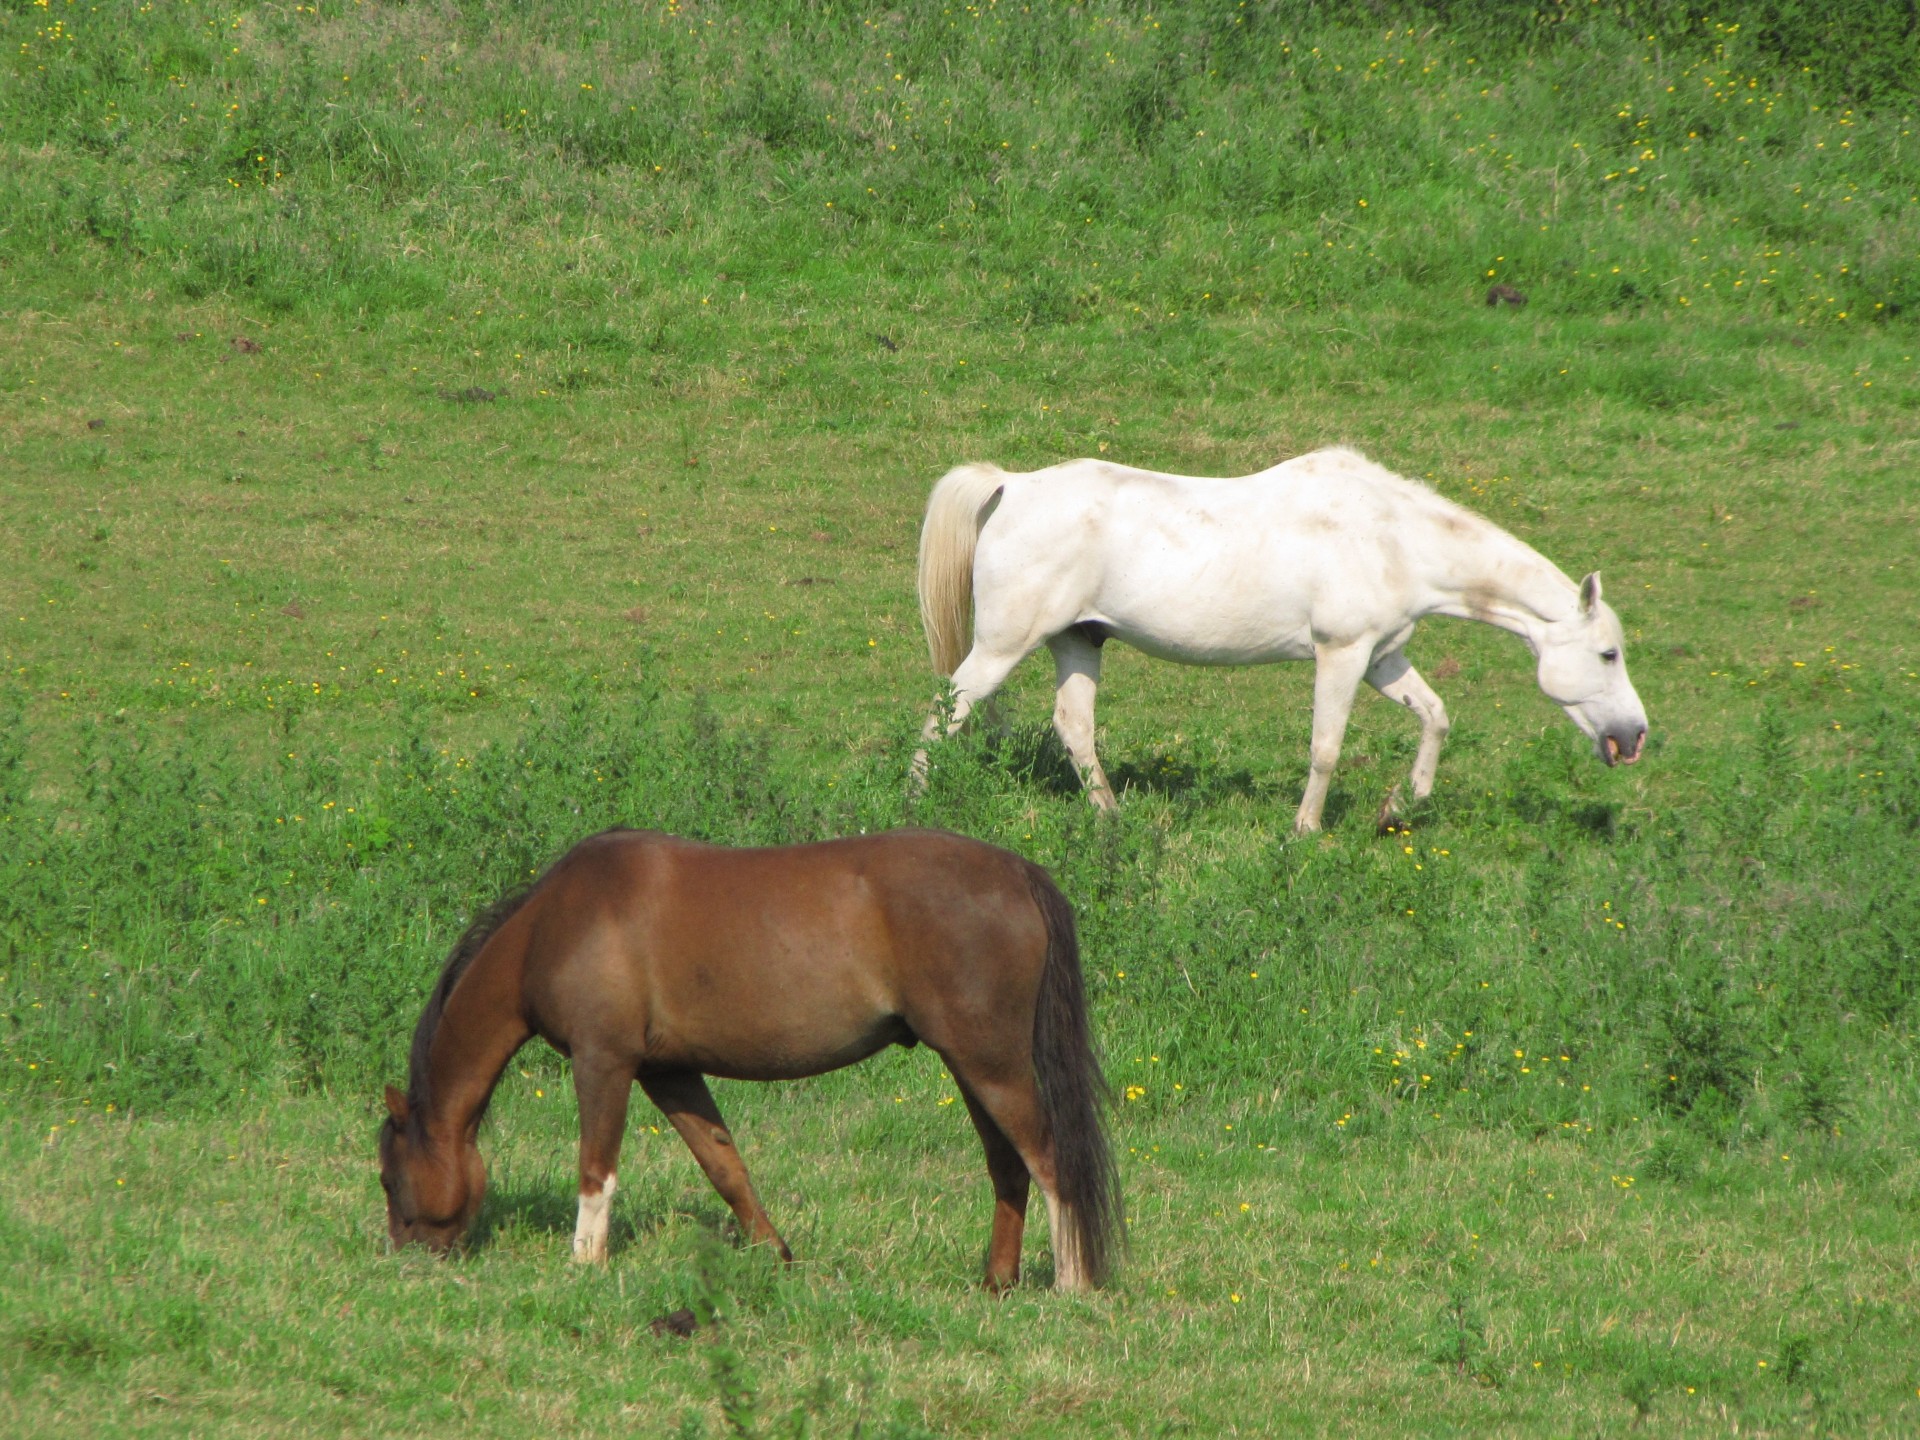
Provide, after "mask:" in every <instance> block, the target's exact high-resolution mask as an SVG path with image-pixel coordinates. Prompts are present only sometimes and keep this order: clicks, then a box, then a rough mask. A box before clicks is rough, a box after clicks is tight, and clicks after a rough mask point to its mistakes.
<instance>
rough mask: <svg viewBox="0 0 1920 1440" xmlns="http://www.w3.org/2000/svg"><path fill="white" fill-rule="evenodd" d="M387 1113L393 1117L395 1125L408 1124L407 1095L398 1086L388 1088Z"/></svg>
mask: <svg viewBox="0 0 1920 1440" xmlns="http://www.w3.org/2000/svg"><path fill="white" fill-rule="evenodd" d="M387 1113H388V1114H389V1115H391V1116H392V1117H393V1123H394V1124H396V1125H404V1124H406V1123H407V1094H406V1091H404V1090H402V1089H400V1087H399V1086H397V1085H389V1086H387Z"/></svg>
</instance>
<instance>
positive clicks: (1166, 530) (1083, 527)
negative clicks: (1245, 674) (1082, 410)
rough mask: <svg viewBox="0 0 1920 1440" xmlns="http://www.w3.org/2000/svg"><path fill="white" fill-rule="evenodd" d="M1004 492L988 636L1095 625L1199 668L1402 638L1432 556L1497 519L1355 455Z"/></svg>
mask: <svg viewBox="0 0 1920 1440" xmlns="http://www.w3.org/2000/svg"><path fill="white" fill-rule="evenodd" d="M999 488H1000V499H999V503H998V505H997V506H996V507H995V509H994V510H993V513H992V515H991V516H990V517H989V518H988V520H987V521H986V523H985V524H984V525H983V526H982V527H981V530H980V534H979V540H978V549H977V552H976V554H975V558H974V576H975V584H976V587H977V590H976V597H977V598H976V602H975V616H974V621H975V626H976V635H977V637H979V638H980V639H983V640H986V641H987V642H988V643H989V644H993V645H995V646H1001V645H1008V646H1017V645H1020V644H1021V643H1022V642H1023V640H1030V641H1031V643H1030V644H1029V645H1028V648H1031V644H1037V643H1038V642H1039V640H1040V639H1044V638H1045V637H1046V636H1047V635H1050V634H1054V633H1057V632H1058V631H1060V630H1063V629H1065V628H1067V627H1068V626H1071V625H1075V624H1095V625H1099V626H1101V627H1102V628H1103V630H1104V631H1105V633H1107V634H1110V635H1113V636H1115V637H1118V638H1120V639H1123V640H1125V641H1127V642H1128V643H1129V644H1131V645H1134V646H1137V647H1138V648H1140V649H1142V650H1144V651H1146V652H1147V653H1149V654H1152V655H1157V656H1160V657H1161V658H1163V659H1169V660H1178V661H1182V662H1184V663H1187V664H1199V665H1244V664H1252V663H1259V662H1262V661H1270V660H1300V659H1306V658H1308V657H1310V656H1311V655H1312V654H1313V647H1314V645H1315V644H1316V643H1319V642H1324V641H1326V640H1327V639H1328V638H1330V637H1331V638H1348V637H1351V636H1355V635H1358V634H1360V633H1362V632H1364V631H1378V632H1387V633H1391V632H1392V631H1394V630H1397V629H1399V628H1401V627H1402V626H1403V625H1404V624H1405V623H1406V617H1407V615H1408V613H1409V610H1410V607H1412V606H1413V605H1414V604H1415V602H1416V600H1417V599H1418V598H1419V595H1420V593H1421V589H1422V587H1421V585H1420V579H1421V574H1422V571H1423V570H1424V569H1425V568H1427V567H1425V566H1422V565H1421V564H1420V563H1419V556H1420V555H1421V554H1422V553H1423V552H1426V551H1430V550H1432V549H1434V548H1435V547H1438V546H1442V545H1445V544H1448V543H1449V542H1453V543H1458V542H1459V541H1460V540H1462V539H1466V538H1469V537H1471V536H1473V535H1474V534H1475V533H1476V532H1477V531H1479V530H1481V529H1483V528H1485V527H1484V522H1481V521H1479V520H1477V518H1475V517H1472V516H1471V515H1470V514H1469V513H1468V512H1466V511H1463V510H1460V509H1459V507H1457V506H1454V505H1452V504H1450V502H1448V501H1446V500H1445V499H1443V498H1441V497H1440V496H1438V495H1436V494H1434V493H1433V492H1432V491H1431V490H1428V489H1427V488H1426V487H1425V486H1423V485H1418V484H1415V483H1414V482H1412V481H1408V480H1403V479H1401V478H1400V477H1399V476H1396V475H1394V474H1392V473H1391V472H1389V471H1387V470H1385V469H1383V468H1381V467H1380V466H1378V465H1375V464H1373V463H1372V462H1370V461H1368V460H1366V459H1364V458H1363V457H1361V456H1359V455H1357V454H1355V453H1354V452H1353V451H1351V450H1323V451H1317V452H1315V453H1313V454H1311V455H1303V456H1300V457H1298V458H1296V459H1293V460H1289V461H1286V462H1285V463H1283V464H1280V465H1276V466H1274V467H1273V468H1271V469H1269V470H1263V471H1260V472H1259V473H1257V474H1254V475H1245V476H1237V477H1233V478H1222V479H1211V478H1196V477H1191V476H1185V475H1168V474H1162V473H1159V472H1156V471H1151V470H1136V469H1132V468H1130V467H1128V466H1124V465H1113V464H1109V463H1107V462H1105V461H1099V460H1075V461H1069V462H1068V463H1066V464H1063V465H1056V466H1053V467H1051V468H1050V469H1046V470H1038V471H1034V472H1032V473H1029V474H1024V475H1002V476H1000V477H999ZM1569 590H1571V583H1570V582H1569Z"/></svg>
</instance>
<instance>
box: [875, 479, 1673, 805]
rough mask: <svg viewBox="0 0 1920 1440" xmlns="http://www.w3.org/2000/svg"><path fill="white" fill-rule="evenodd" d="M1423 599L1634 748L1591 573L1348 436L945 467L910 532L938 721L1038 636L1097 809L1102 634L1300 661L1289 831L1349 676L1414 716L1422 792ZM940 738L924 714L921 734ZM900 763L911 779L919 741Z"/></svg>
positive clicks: (1322, 765)
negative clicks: (1307, 763)
mask: <svg viewBox="0 0 1920 1440" xmlns="http://www.w3.org/2000/svg"><path fill="white" fill-rule="evenodd" d="M969 607H971V609H972V611H973V642H972V648H971V649H968V648H967V618H968V617H967V612H968V609H969ZM1427 615H1456V616H1461V617H1464V618H1466V619H1469V620H1484V621H1486V622H1488V623H1489V624H1492V625H1498V626H1499V627H1500V628H1501V629H1503V630H1509V631H1511V632H1513V633H1514V634H1516V635H1518V636H1520V638H1521V639H1523V640H1525V641H1526V642H1527V645H1528V646H1529V647H1530V648H1531V649H1532V651H1533V653H1534V655H1535V656H1536V657H1538V659H1539V681H1540V688H1541V690H1542V691H1544V692H1545V693H1546V695H1547V698H1548V699H1550V700H1552V701H1553V702H1554V703H1555V704H1557V705H1559V706H1560V707H1561V708H1562V709H1563V710H1565V711H1566V712H1567V714H1568V715H1569V716H1571V717H1572V719H1573V723H1574V724H1575V725H1578V726H1579V727H1580V729H1581V731H1582V732H1583V733H1584V734H1586V735H1587V736H1588V737H1589V738H1590V739H1592V741H1593V743H1594V748H1595V751H1596V752H1597V753H1598V755H1599V757H1600V759H1602V760H1604V761H1605V762H1606V763H1607V764H1608V765H1614V764H1617V763H1620V762H1622V761H1624V762H1625V763H1627V764H1629V765H1630V764H1632V763H1633V762H1634V761H1636V760H1638V759H1639V758H1640V754H1641V749H1642V746H1643V745H1644V744H1645V742H1646V738H1647V716H1646V711H1645V710H1644V709H1642V708H1641V705H1640V697H1639V696H1638V695H1636V694H1635V693H1634V689H1633V682H1632V681H1631V680H1629V679H1628V678H1627V664H1626V658H1625V654H1624V646H1623V644H1622V640H1623V635H1622V631H1621V628H1620V619H1619V617H1618V616H1617V615H1615V614H1614V612H1613V610H1612V608H1611V607H1610V606H1608V605H1607V604H1606V603H1605V602H1603V601H1602V600H1601V598H1600V577H1599V575H1598V574H1597V573H1596V574H1592V575H1589V576H1587V578H1586V579H1584V580H1582V581H1581V582H1580V583H1579V584H1578V585H1575V584H1574V583H1573V582H1572V581H1571V580H1569V579H1568V578H1567V577H1566V576H1565V575H1564V574H1562V573H1561V572H1560V571H1559V570H1558V569H1556V568H1555V567H1554V566H1553V565H1552V564H1551V563H1550V562H1549V561H1548V560H1546V559H1545V558H1544V557H1543V556H1541V555H1540V554H1539V553H1538V552H1536V551H1534V550H1533V549H1531V548H1530V547H1529V546H1527V545H1525V544H1523V543H1522V542H1521V541H1519V540H1516V539H1515V538H1514V537H1513V536H1511V535H1509V534H1508V533H1507V532H1506V531H1504V530H1502V529H1500V528H1499V526H1497V525H1494V524H1493V523H1491V522H1490V521H1487V520H1483V519H1482V518H1481V517H1480V516H1478V515H1476V514H1474V513H1473V512H1472V511H1470V510H1466V509H1463V508H1462V507H1461V506H1458V505H1455V504H1454V503H1453V502H1451V501H1449V500H1446V499H1444V498H1442V497H1441V496H1439V495H1437V494H1435V493H1434V492H1433V491H1432V490H1430V489H1428V488H1427V487H1426V486H1424V485H1421V484H1419V483H1417V482H1415V481H1412V480H1406V479H1402V478H1401V477H1400V476H1397V475H1394V474H1392V473H1390V472H1389V471H1387V470H1385V469H1382V468H1381V467H1380V466H1378V465H1375V464H1373V463H1372V462H1371V461H1369V460H1367V459H1366V458H1365V457H1364V456H1362V455H1359V454H1357V453H1355V452H1354V451H1352V450H1347V449H1332V450H1319V451H1315V452H1314V453H1313V454H1311V455H1302V456H1299V457H1298V458H1296V459H1293V460H1288V461H1285V462H1284V463H1282V464H1279V465H1275V466H1274V467H1273V468H1272V469H1270V470H1263V471H1261V472H1260V473H1259V474H1257V475H1248V476H1244V477H1241V478H1238V479H1220V480H1215V479H1194V478H1191V477H1188V476H1184V475H1161V474H1156V473H1155V472H1153V471H1150V470H1134V469H1131V468H1129V467H1127V466H1124V465H1110V464H1108V463H1107V462H1105V461H1104V460H1070V461H1067V462H1066V463H1065V464H1062V465H1055V466H1052V467H1051V468H1049V469H1046V470H1036V471H1034V472H1032V473H1031V474H1025V475H1016V474H1009V473H1007V472H1006V471H1004V470H1000V469H998V468H996V467H994V466H991V465H963V466H961V467H960V468H959V469H957V470H952V471H949V472H948V474H947V475H946V476H945V477H944V478H943V479H942V480H941V481H940V483H939V484H938V485H936V486H934V488H933V494H932V496H931V497H929V499H928V501H927V518H926V524H925V526H924V527H923V528H922V530H921V532H920V617H921V620H922V622H923V623H924V625H925V626H926V631H927V647H928V649H929V650H930V651H931V652H932V655H933V665H934V669H936V670H938V671H939V672H940V673H941V674H942V675H950V676H952V678H953V711H952V716H951V719H950V721H949V725H948V728H949V730H951V728H952V727H953V726H957V725H959V724H960V723H961V722H962V721H964V720H965V719H966V718H967V713H968V712H969V711H970V710H972V709H973V708H974V707H975V706H977V705H979V704H980V703H981V702H982V701H983V700H986V699H987V698H988V697H989V696H991V695H992V694H993V693H994V692H995V691H996V690H998V689H999V688H1000V686H1001V685H1002V684H1003V683H1004V682H1005V681H1006V678H1007V676H1008V675H1009V674H1010V673H1011V672H1012V670H1013V668H1014V666H1016V665H1018V664H1019V663H1020V662H1021V661H1022V660H1024V659H1025V658H1026V657H1027V656H1028V655H1030V654H1031V653H1033V651H1034V650H1036V649H1038V648H1039V647H1040V646H1041V645H1043V644H1044V645H1046V646H1047V648H1048V649H1050V650H1052V651H1053V661H1054V668H1055V675H1056V681H1055V683H1056V685H1057V687H1058V689H1057V694H1056V698H1055V701H1054V710H1053V724H1054V729H1055V730H1056V731H1057V732H1058V733H1059V736H1060V740H1061V743H1062V744H1063V745H1065V746H1066V749H1067V753H1068V755H1070V756H1071V757H1072V758H1073V763H1074V765H1075V767H1076V768H1077V769H1078V770H1079V772H1080V777H1081V781H1082V783H1083V784H1085V786H1086V788H1087V793H1088V796H1089V798H1091V799H1092V801H1093V802H1094V804H1096V805H1098V806H1100V807H1101V808H1103V809H1112V808H1113V806H1114V803H1115V801H1114V795H1113V788H1112V786H1110V785H1109V784H1108V783H1107V777H1106V774H1105V772H1104V771H1102V770H1101V768H1100V759H1099V756H1097V755H1096V754H1095V753H1094V747H1093V698H1094V691H1095V689H1096V687H1097V686H1098V684H1099V680H1100V647H1101V645H1103V644H1104V643H1105V642H1106V641H1107V640H1109V639H1120V640H1125V641H1126V642H1127V643H1129V644H1131V645H1134V646H1137V647H1138V648H1139V649H1141V650H1144V651H1146V652H1147V653H1148V654H1149V655H1157V656H1159V657H1160V658H1162V659H1164V660H1178V661H1181V662H1183V663H1185V664H1189V665H1254V664H1260V663H1263V662H1266V661H1273V660H1306V659H1311V660H1313V662H1314V665H1315V670H1314V681H1313V752H1312V770H1311V772H1310V775H1309V778H1308V780H1307V790H1306V795H1305V797H1304V798H1302V800H1301V801H1300V810H1299V813H1298V815H1297V816H1296V817H1295V820H1294V828H1295V830H1296V831H1299V832H1303V833H1304V832H1306V831H1311V830H1317V829H1319V828H1320V813H1321V809H1322V807H1323V806H1324V805H1325V803H1326V798H1327V785H1328V782H1329V781H1330V780H1331V779H1332V776H1333V767H1334V765H1335V763H1336V762H1337V761H1338V760H1339V758H1340V741H1341V737H1342V736H1343V735H1344V734H1345V733H1346V728H1347V716H1348V713H1349V712H1350V711H1351V710H1352V708H1353V698H1354V695H1355V692H1356V691H1358V689H1359V687H1360V682H1361V681H1362V680H1365V681H1366V682H1367V683H1368V684H1370V685H1371V686H1373V688H1374V689H1376V690H1378V691H1379V692H1380V693H1381V694H1382V695H1385V696H1386V697H1387V698H1388V699H1390V700H1397V701H1399V702H1400V703H1401V704H1402V705H1405V706H1406V707H1407V708H1408V709H1409V710H1411V711H1413V712H1414V714H1416V715H1417V716H1418V717H1419V719H1420V750H1419V753H1418V755H1417V756H1416V757H1415V759H1414V762H1413V795H1414V799H1415V800H1420V799H1424V798H1425V797H1426V796H1427V795H1428V794H1429V793H1430V792H1431V791H1432V789H1433V775H1434V769H1435V767H1436V765H1437V764H1438V762H1439V758H1440V742H1441V741H1442V740H1443V739H1444V738H1445V737H1446V733H1447V712H1446V708H1445V707H1444V706H1442V705H1441V703H1440V697H1439V696H1438V695H1436V694H1434V693H1433V690H1432V689H1431V688H1430V687H1429V686H1428V685H1427V682H1426V681H1425V680H1423V679H1421V678H1420V676H1419V674H1418V673H1417V672H1416V671H1415V670H1414V668H1413V666H1412V665H1410V664H1408V663H1407V657H1406V655H1405V654H1404V653H1403V647H1404V646H1405V645H1406V643H1407V638H1408V637H1409V636H1410V635H1412V633H1413V627H1414V625H1415V624H1416V623H1418V622H1419V620H1420V619H1421V618H1422V617H1423V616H1427ZM939 733H940V720H939V716H938V715H937V714H936V715H935V716H934V717H933V718H931V719H929V720H928V722H927V730H926V737H925V738H926V740H927V741H929V742H931V741H932V740H933V739H934V738H935V737H936V736H937V735H938V734H939ZM913 765H914V775H915V778H916V782H917V781H919V780H920V779H923V778H924V776H925V773H926V750H925V749H924V748H923V749H922V750H921V751H920V752H919V754H917V755H916V756H915V757H914V762H913ZM1397 795H1398V787H1397V786H1396V787H1395V790H1394V793H1393V794H1391V795H1389V797H1388V799H1387V803H1386V805H1385V806H1384V807H1383V809H1382V818H1383V820H1384V819H1386V818H1388V817H1390V816H1391V815H1392V814H1393V813H1394V805H1395V800H1396V798H1397Z"/></svg>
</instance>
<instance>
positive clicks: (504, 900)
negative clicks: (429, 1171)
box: [407, 875, 547, 1130]
mask: <svg viewBox="0 0 1920 1440" xmlns="http://www.w3.org/2000/svg"><path fill="white" fill-rule="evenodd" d="M546 878H547V877H546V876H545V875H542V876H541V877H540V879H539V880H535V881H534V882H533V883H532V884H531V885H527V886H523V887H522V888H521V889H518V890H510V891H508V892H507V893H506V894H505V895H503V896H501V897H500V898H499V899H498V900H496V901H494V902H493V904H491V905H489V906H488V907H487V908H486V909H485V910H483V911H481V912H480V913H479V914H478V915H476V916H475V917H474V919H473V923H472V924H470V925H468V926H467V928H466V930H465V931H463V932H462V933H461V936H460V938H459V940H458V941H456V942H455V944H454V947H453V953H452V954H451V955H449V956H447V963H446V965H445V966H443V967H442V968H441V971H440V978H439V979H438V980H437V981H435V982H434V986H433V993H432V994H431V995H429V996H428V997H427V1008H426V1009H425V1010H422V1011H421V1012H420V1023H419V1024H418V1025H416V1026H414V1027H413V1048H412V1049H411V1050H410V1051H409V1052H408V1054H407V1125H408V1128H409V1129H411V1130H418V1129H419V1128H420V1126H421V1124H422V1121H423V1117H424V1116H425V1115H426V1111H427V1106H428V1105H429V1104H430V1103H431V1101H432V1093H431V1089H430V1086H429V1082H428V1079H427V1076H428V1067H427V1057H428V1056H429V1055H430V1054H431V1053H432V1051H433V1037H434V1035H435V1034H436V1033H437V1032H438V1031H439V1029H440V1021H441V1019H442V1017H443V1016H445V1014H446V1013H447V999H448V997H449V996H451V995H452V994H453V987H454V986H455V985H458V984H459V983H460V977H461V976H462V975H465V974H466V973H467V970H468V968H469V967H470V966H471V965H472V964H473V962H474V959H475V957H477V956H478V955H479V954H480V952H481V951H482V950H483V949H485V948H486V944H487V941H489V940H491V939H492V938H493V936H494V932H495V931H497V930H498V929H499V928H500V927H501V926H502V925H504V924H506V923H507V921H509V920H511V919H512V918H513V917H514V916H515V915H517V914H518V913H519V912H520V910H521V908H522V907H524V906H525V905H526V903H527V902H528V901H529V900H531V899H532V898H533V896H534V892H535V891H537V890H538V889H539V888H540V885H541V882H542V881H544V880H545V879H546ZM491 1098H492V1096H491V1095H489V1096H488V1099H491ZM480 1110H481V1114H482V1115H484V1114H485V1113H486V1104H485V1102H482V1104H481V1106H480Z"/></svg>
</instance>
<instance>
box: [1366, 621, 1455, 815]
mask: <svg viewBox="0 0 1920 1440" xmlns="http://www.w3.org/2000/svg"><path fill="white" fill-rule="evenodd" d="M1367 683H1368V684H1369V685H1371V686H1373V688H1374V689H1376V690H1378V691H1379V692H1380V693H1381V694H1382V695H1384V696H1386V697H1387V699H1389V700H1392V701H1395V702H1396V703H1398V704H1401V705H1404V706H1406V707H1407V708H1408V709H1409V710H1411V711H1413V713H1414V714H1415V715H1417V716H1419V717H1420V750H1419V753H1418V754H1417V755H1415V756H1414V759H1413V798H1414V799H1415V800H1424V799H1426V798H1427V796H1429V795H1431V794H1432V793H1433V776H1434V772H1435V771H1436V770H1438V769H1439V767H1440V745H1441V742H1443V741H1444V740H1445V739H1446V738H1447V729H1448V720H1447V707H1446V706H1445V705H1442V704H1441V703H1440V697H1439V696H1438V695H1436V694H1434V693H1433V687H1432V686H1430V685H1429V684H1427V682H1426V681H1425V680H1424V679H1422V678H1421V676H1420V672H1419V671H1418V670H1415V669H1414V668H1413V666H1412V665H1410V664H1408V663H1407V657H1406V655H1405V654H1404V653H1403V652H1402V651H1399V650H1396V651H1394V652H1393V653H1392V654H1391V655H1383V656H1381V657H1380V658H1379V659H1378V660H1376V661H1375V662H1374V664H1373V668H1372V669H1370V670H1368V671H1367Z"/></svg>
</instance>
